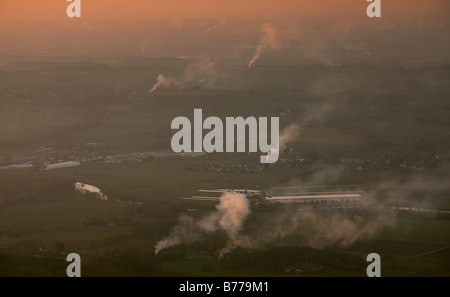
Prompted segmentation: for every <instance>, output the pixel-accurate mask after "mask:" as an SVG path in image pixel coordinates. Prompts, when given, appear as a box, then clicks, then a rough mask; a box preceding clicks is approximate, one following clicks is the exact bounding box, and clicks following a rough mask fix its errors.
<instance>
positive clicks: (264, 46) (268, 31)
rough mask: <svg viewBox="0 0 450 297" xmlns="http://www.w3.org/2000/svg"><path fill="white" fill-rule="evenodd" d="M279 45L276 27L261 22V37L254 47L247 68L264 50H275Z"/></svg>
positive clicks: (279, 40)
mask: <svg viewBox="0 0 450 297" xmlns="http://www.w3.org/2000/svg"><path fill="white" fill-rule="evenodd" d="M280 46H281V39H280V37H279V35H278V32H277V29H276V28H275V27H274V26H273V25H272V24H268V23H266V24H263V25H262V37H261V40H260V41H259V44H258V46H257V47H256V52H255V54H254V55H253V58H252V59H251V60H250V62H249V63H248V68H251V67H252V65H253V63H255V62H256V60H258V59H259V58H260V57H261V55H262V54H263V53H264V51H266V50H269V51H272V50H277V49H279V48H280Z"/></svg>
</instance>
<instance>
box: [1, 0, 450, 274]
mask: <svg viewBox="0 0 450 297" xmlns="http://www.w3.org/2000/svg"><path fill="white" fill-rule="evenodd" d="M67 5H69V2H66V1H56V0H35V1H25V0H0V40H1V42H0V119H1V122H0V276H65V269H66V266H67V262H66V259H65V257H66V255H67V254H68V253H71V252H76V253H79V254H80V255H81V257H82V259H83V276H211V275H212V276H292V275H295V276H365V275H366V270H365V269H366V266H367V262H366V256H367V254H369V253H378V254H380V256H381V258H382V263H383V266H382V267H383V268H382V270H383V271H382V275H383V276H449V273H450V261H449V259H450V248H449V247H450V237H449V235H450V221H449V220H450V200H449V199H450V185H449V184H448V179H449V177H450V120H449V119H450V101H449V97H448V96H449V93H450V64H449V63H450V55H449V53H450V34H449V33H450V21H449V20H450V4H449V2H448V1H446V0H431V1H419V0H409V1H408V0H398V1H383V0H382V17H381V18H368V17H367V15H366V8H367V5H369V3H368V2H366V1H364V0H360V1H355V0H342V1H333V0H321V1H312V0H311V1H307V0H280V1H269V0H260V1H253V0H240V1H237V0H230V1H211V0H208V1H207V0H190V1H183V0H167V1H153V0H148V1H144V0H133V1H118V0H109V1H107V0H96V1H82V6H81V11H82V15H81V18H68V17H67V15H66V8H67ZM199 108H200V109H202V110H203V119H205V118H207V117H209V116H215V117H218V118H220V119H223V120H224V119H225V118H226V117H238V116H242V117H244V118H247V117H256V118H259V117H279V119H280V145H279V147H278V148H277V150H278V149H279V153H280V156H279V159H278V161H277V162H276V163H274V164H261V162H260V161H259V157H260V155H261V152H258V153H242V152H231V153H230V152H228V153H219V152H215V153H206V152H198V153H181V154H177V153H174V152H173V150H172V147H171V138H172V136H173V135H174V133H175V131H174V129H172V128H171V122H172V120H173V119H174V118H175V117H179V116H184V117H187V118H189V119H190V120H191V121H193V116H194V109H199ZM246 131H247V130H246ZM248 131H250V128H249V129H248ZM204 134H206V131H205V133H204ZM251 137H252V136H251V135H250V136H249V135H247V136H246V141H248V142H249V138H251ZM236 139H237V138H236ZM215 141H217V139H215ZM233 141H235V139H233ZM236 141H237V140H236ZM273 152H275V151H273ZM277 152H278V151H277ZM266 153H267V152H264V154H266Z"/></svg>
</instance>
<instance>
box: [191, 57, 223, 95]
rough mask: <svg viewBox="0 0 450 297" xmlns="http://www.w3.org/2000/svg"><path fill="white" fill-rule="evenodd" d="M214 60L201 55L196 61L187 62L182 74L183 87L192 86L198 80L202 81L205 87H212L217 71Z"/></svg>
mask: <svg viewBox="0 0 450 297" xmlns="http://www.w3.org/2000/svg"><path fill="white" fill-rule="evenodd" d="M215 66H216V62H215V61H214V60H211V59H208V58H206V57H204V56H201V57H199V58H198V59H197V61H196V62H194V63H191V64H189V65H188V66H187V67H186V69H185V71H184V76H183V79H182V81H183V83H184V85H185V87H193V86H194V85H195V84H198V83H199V82H203V85H205V86H206V87H210V88H212V87H213V86H214V83H215V81H216V76H217V71H216V68H215Z"/></svg>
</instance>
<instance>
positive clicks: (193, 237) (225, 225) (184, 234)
mask: <svg viewBox="0 0 450 297" xmlns="http://www.w3.org/2000/svg"><path fill="white" fill-rule="evenodd" d="M249 214H250V206H249V201H248V200H247V198H246V197H245V196H244V195H243V194H239V193H225V194H223V195H222V196H221V197H220V204H219V205H217V206H216V211H214V212H212V213H210V214H209V215H207V216H206V217H204V218H202V219H200V220H196V219H194V218H191V217H187V216H182V217H180V218H179V223H178V225H176V226H175V227H174V228H173V229H172V230H171V232H170V234H169V235H168V236H167V237H166V238H164V239H162V240H161V241H159V242H158V243H157V244H156V245H155V254H158V253H159V252H160V251H161V250H163V249H166V248H169V247H173V246H177V245H179V244H182V243H184V242H186V241H198V240H201V239H202V238H204V237H205V236H206V235H211V234H214V233H217V232H223V233H225V235H226V236H227V238H228V245H227V246H228V247H235V246H239V245H242V244H243V243H244V242H245V237H241V234H240V231H241V229H242V226H243V224H244V221H245V219H246V218H247V216H248V215H249Z"/></svg>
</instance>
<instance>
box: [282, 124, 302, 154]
mask: <svg viewBox="0 0 450 297" xmlns="http://www.w3.org/2000/svg"><path fill="white" fill-rule="evenodd" d="M300 132H301V126H300V124H297V123H294V124H290V125H289V126H287V127H286V128H284V129H283V131H281V134H280V151H283V150H284V149H286V146H287V144H288V143H290V142H293V141H295V140H296V139H297V137H299V136H300Z"/></svg>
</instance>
